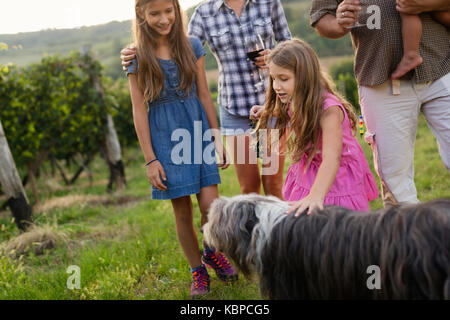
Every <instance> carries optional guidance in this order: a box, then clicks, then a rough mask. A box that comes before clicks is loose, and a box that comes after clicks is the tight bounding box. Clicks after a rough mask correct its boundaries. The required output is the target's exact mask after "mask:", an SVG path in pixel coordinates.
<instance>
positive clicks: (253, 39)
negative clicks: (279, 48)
mask: <svg viewBox="0 0 450 320" xmlns="http://www.w3.org/2000/svg"><path fill="white" fill-rule="evenodd" d="M244 41H245V50H246V53H247V58H249V59H250V60H252V61H253V62H255V61H256V58H258V57H259V55H260V53H261V52H262V51H264V49H265V47H264V42H263V40H262V38H261V36H260V35H256V34H250V35H248V36H246V37H245V39H244ZM257 68H258V67H257ZM260 71H261V69H259V68H258V71H257V72H258V77H259V81H258V82H257V83H256V84H255V87H256V88H257V89H262V88H263V87H264V77H263V76H262V75H261V72H260Z"/></svg>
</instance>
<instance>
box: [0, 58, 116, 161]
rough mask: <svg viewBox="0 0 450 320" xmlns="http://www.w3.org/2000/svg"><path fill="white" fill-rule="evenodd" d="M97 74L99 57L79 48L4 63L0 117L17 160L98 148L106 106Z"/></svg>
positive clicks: (73, 153) (70, 155) (91, 150)
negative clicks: (25, 63) (24, 63)
mask: <svg viewBox="0 0 450 320" xmlns="http://www.w3.org/2000/svg"><path fill="white" fill-rule="evenodd" d="M99 77H101V66H100V64H99V62H97V61H94V60H93V59H92V58H91V57H90V56H89V55H85V56H82V55H81V54H80V53H72V54H71V55H70V56H69V57H66V58H60V57H58V56H47V57H44V58H43V59H42V61H41V63H39V64H32V65H30V66H29V67H27V68H24V69H18V68H17V67H14V66H10V67H6V68H2V70H1V77H0V79H1V80H0V81H2V82H3V83H2V84H1V85H0V119H1V120H2V123H3V126H4V129H5V133H6V137H7V139H8V142H9V144H10V147H11V150H12V153H13V156H14V159H15V161H16V164H17V165H18V166H23V165H24V164H26V163H33V162H35V161H36V159H37V157H38V155H39V154H40V153H41V152H45V151H51V152H53V154H54V155H55V156H56V157H57V158H59V159H69V158H71V157H73V156H74V155H75V154H77V153H81V154H90V153H94V152H96V151H97V150H98V149H99V145H101V144H102V142H103V139H104V135H103V123H104V119H105V115H106V113H107V112H108V108H107V105H106V103H105V99H104V98H103V96H102V95H101V94H100V92H99V91H98V90H97V89H96V87H95V85H94V83H95V81H96V79H98V78H99Z"/></svg>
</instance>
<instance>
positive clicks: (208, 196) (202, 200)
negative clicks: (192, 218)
mask: <svg viewBox="0 0 450 320" xmlns="http://www.w3.org/2000/svg"><path fill="white" fill-rule="evenodd" d="M218 197H219V191H218V189H217V185H216V184H215V185H211V186H207V187H204V188H201V189H200V193H199V194H197V201H198V206H199V208H200V212H201V219H200V224H201V226H202V227H203V225H204V224H205V223H206V222H208V212H209V207H210V206H211V203H212V202H213V201H214V200H215V199H217V198H218Z"/></svg>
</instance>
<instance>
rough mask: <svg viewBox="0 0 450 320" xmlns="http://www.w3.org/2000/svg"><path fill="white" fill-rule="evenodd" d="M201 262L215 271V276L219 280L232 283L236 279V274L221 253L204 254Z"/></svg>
mask: <svg viewBox="0 0 450 320" xmlns="http://www.w3.org/2000/svg"><path fill="white" fill-rule="evenodd" d="M202 261H203V263H204V264H205V265H206V266H207V267H208V268H213V269H214V270H215V271H216V275H217V277H218V278H219V279H220V280H222V281H224V282H233V281H236V280H237V279H238V274H237V272H236V271H235V270H234V268H233V266H232V265H231V263H230V262H229V261H228V259H227V258H226V257H225V256H224V255H223V254H222V253H220V252H218V251H216V250H214V251H213V252H212V253H206V252H204V253H203V256H202Z"/></svg>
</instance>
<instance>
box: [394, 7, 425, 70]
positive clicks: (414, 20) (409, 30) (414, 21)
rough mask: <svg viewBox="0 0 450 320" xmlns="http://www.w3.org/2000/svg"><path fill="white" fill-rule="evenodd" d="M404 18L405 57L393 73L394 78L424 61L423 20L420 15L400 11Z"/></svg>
mask: <svg viewBox="0 0 450 320" xmlns="http://www.w3.org/2000/svg"><path fill="white" fill-rule="evenodd" d="M400 16H401V18H402V36H403V58H402V60H401V61H400V63H399V64H398V66H397V69H395V71H394V73H393V74H392V79H398V78H401V77H402V76H403V75H405V74H406V73H408V72H409V71H411V70H412V69H414V68H415V67H417V66H418V65H420V64H421V63H422V61H423V60H422V57H421V56H420V54H419V44H420V39H421V38H422V21H420V18H419V16H418V15H412V14H404V13H400Z"/></svg>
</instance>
